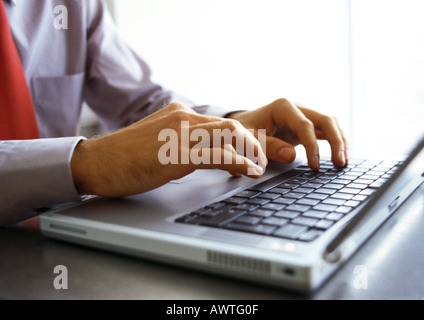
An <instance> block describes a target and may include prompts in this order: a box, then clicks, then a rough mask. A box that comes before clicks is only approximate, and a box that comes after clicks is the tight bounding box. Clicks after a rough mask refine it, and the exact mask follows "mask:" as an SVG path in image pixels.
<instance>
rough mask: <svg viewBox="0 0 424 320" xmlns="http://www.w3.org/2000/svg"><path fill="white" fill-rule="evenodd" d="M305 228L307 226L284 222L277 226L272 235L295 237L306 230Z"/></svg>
mask: <svg viewBox="0 0 424 320" xmlns="http://www.w3.org/2000/svg"><path fill="white" fill-rule="evenodd" d="M307 229H308V228H307V227H305V226H300V225H295V224H286V225H284V226H282V227H281V228H278V229H277V230H276V231H275V232H274V234H273V235H274V236H276V237H281V238H287V239H296V238H297V237H298V236H299V235H300V234H301V233H302V232H304V231H306V230H307Z"/></svg>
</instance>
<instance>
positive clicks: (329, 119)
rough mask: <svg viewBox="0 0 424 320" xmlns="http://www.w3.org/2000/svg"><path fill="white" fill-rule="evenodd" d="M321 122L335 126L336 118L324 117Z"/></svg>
mask: <svg viewBox="0 0 424 320" xmlns="http://www.w3.org/2000/svg"><path fill="white" fill-rule="evenodd" d="M323 121H324V123H325V124H326V125H329V126H335V125H337V118H336V117H334V116H324V118H323Z"/></svg>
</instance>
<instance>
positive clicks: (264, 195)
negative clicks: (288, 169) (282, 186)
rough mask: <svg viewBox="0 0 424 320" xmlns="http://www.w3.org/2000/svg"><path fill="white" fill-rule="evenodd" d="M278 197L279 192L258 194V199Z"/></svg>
mask: <svg viewBox="0 0 424 320" xmlns="http://www.w3.org/2000/svg"><path fill="white" fill-rule="evenodd" d="M278 197H280V195H279V194H277V193H271V192H264V193H261V194H260V195H258V198H260V199H269V200H274V199H277V198H278Z"/></svg>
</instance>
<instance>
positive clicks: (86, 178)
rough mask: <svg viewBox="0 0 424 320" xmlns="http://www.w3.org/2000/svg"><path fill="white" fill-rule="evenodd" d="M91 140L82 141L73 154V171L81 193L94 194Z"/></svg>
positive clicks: (76, 186) (73, 176) (77, 187)
mask: <svg viewBox="0 0 424 320" xmlns="http://www.w3.org/2000/svg"><path fill="white" fill-rule="evenodd" d="M90 143H91V141H90V140H82V141H80V142H79V143H78V144H77V145H76V147H75V149H74V152H73V154H72V158H71V173H72V178H73V180H74V185H75V188H76V190H77V192H78V194H79V195H93V194H94V192H93V191H92V190H91V182H90V181H91V178H90V177H91V164H92V160H91V159H90V156H89V146H88V145H89V144H90Z"/></svg>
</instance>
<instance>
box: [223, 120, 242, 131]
mask: <svg viewBox="0 0 424 320" xmlns="http://www.w3.org/2000/svg"><path fill="white" fill-rule="evenodd" d="M224 121H225V122H224V126H225V127H226V128H228V129H231V130H237V129H238V128H240V126H241V123H240V121H238V120H235V119H226V120H224Z"/></svg>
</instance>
